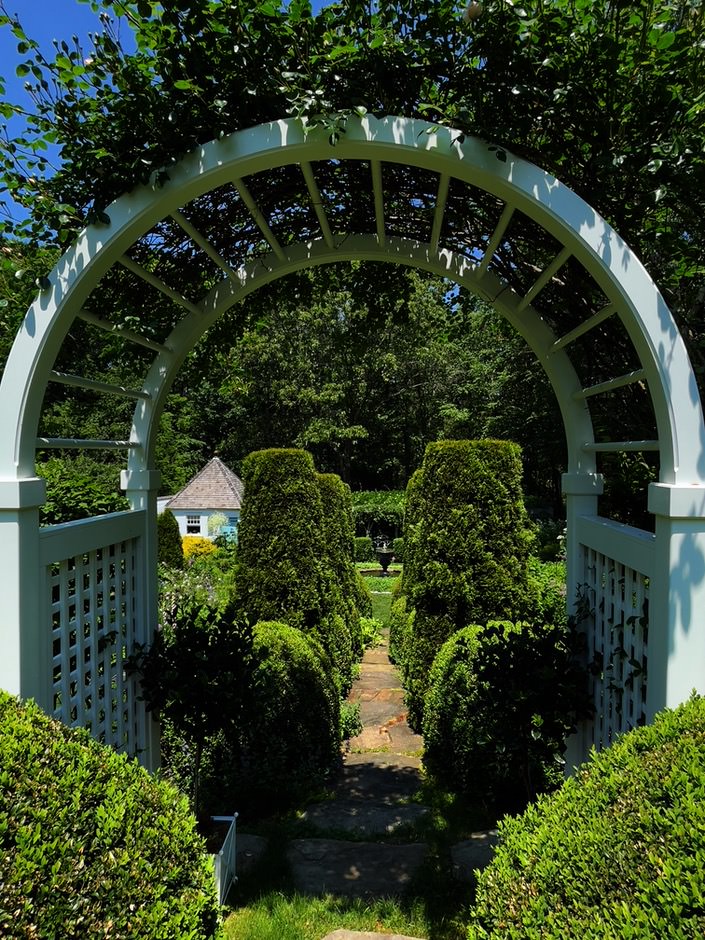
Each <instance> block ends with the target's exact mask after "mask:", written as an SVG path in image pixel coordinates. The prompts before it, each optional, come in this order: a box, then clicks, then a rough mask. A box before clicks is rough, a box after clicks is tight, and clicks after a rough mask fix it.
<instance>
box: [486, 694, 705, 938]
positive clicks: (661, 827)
mask: <svg viewBox="0 0 705 940" xmlns="http://www.w3.org/2000/svg"><path fill="white" fill-rule="evenodd" d="M499 834H500V845H499V848H498V849H497V851H496V855H495V858H494V860H493V862H492V864H491V865H490V866H489V867H488V868H487V869H486V870H485V871H484V872H483V874H482V875H481V876H480V878H479V884H478V888H477V902H476V906H475V908H474V911H473V916H472V920H471V924H470V927H469V930H468V938H469V940H506V938H524V937H526V938H529V937H541V938H545V940H573V938H574V940H584V938H586V937H589V938H590V940H614V938H624V940H628V938H637V937H639V938H641V937H654V938H656V937H658V938H662V937H674V938H693V940H696V938H701V937H703V936H705V700H703V699H702V698H693V699H691V700H690V701H689V702H687V703H686V704H684V705H681V706H680V707H679V708H677V709H675V710H673V711H665V712H662V713H660V714H659V715H657V716H656V718H655V720H654V723H653V725H650V726H647V727H644V728H638V729H636V730H634V731H630V732H629V733H628V734H625V735H623V736H622V737H620V738H619V739H618V740H617V741H616V743H615V744H613V745H612V746H611V747H609V748H607V749H606V750H603V751H601V752H600V753H593V755H592V757H591V758H590V760H589V762H588V763H587V764H585V765H583V766H582V767H581V768H580V769H579V770H578V771H577V772H576V774H575V776H573V777H571V778H569V779H568V780H567V781H566V782H565V784H564V785H563V787H562V788H561V789H560V790H559V791H558V792H556V793H554V794H551V796H548V797H542V798H541V799H540V800H539V801H538V802H537V803H535V804H533V805H531V806H529V808H528V809H527V810H526V811H525V812H524V814H523V815H522V816H520V817H518V818H507V819H505V820H504V821H503V822H502V823H501V825H500V831H499Z"/></svg>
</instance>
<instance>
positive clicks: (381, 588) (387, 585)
mask: <svg viewBox="0 0 705 940" xmlns="http://www.w3.org/2000/svg"><path fill="white" fill-rule="evenodd" d="M398 579H399V572H394V573H393V576H392V577H390V578H378V577H371V576H370V577H367V576H365V584H366V585H367V587H368V588H369V589H370V591H371V592H372V616H373V617H376V618H377V620H381V621H382V623H383V624H384V625H385V626H386V625H387V621H388V620H389V610H390V608H391V606H392V588H393V587H394V585H395V584H396V583H397V581H398Z"/></svg>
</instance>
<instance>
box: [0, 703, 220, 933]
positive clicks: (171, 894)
mask: <svg viewBox="0 0 705 940" xmlns="http://www.w3.org/2000/svg"><path fill="white" fill-rule="evenodd" d="M195 826H196V822H195V819H194V817H193V816H192V815H191V813H190V812H189V809H188V804H187V802H186V800H185V798H183V797H181V796H179V794H178V793H177V792H176V790H174V789H173V787H171V786H170V785H169V784H167V783H166V782H164V781H160V780H157V779H155V778H154V777H151V776H150V775H149V774H148V773H147V772H146V771H145V770H143V769H142V768H141V767H139V766H138V765H137V764H136V763H135V762H134V761H132V760H128V759H127V758H126V757H124V756H121V755H118V754H116V753H115V752H114V751H112V750H111V749H110V748H107V747H105V746H103V745H101V744H98V743H97V742H96V741H94V740H92V739H91V738H90V737H89V736H88V734H87V733H85V732H83V731H78V730H72V729H69V728H67V727H65V726H64V725H62V724H60V723H58V722H56V721H53V720H52V719H50V718H48V717H47V716H46V715H45V714H44V713H43V712H42V711H40V709H39V708H38V707H37V706H35V705H34V704H33V703H31V702H29V703H26V704H21V703H19V702H18V701H17V700H16V699H14V698H12V697H11V696H9V695H7V694H6V693H4V692H0V936H3V937H61V938H62V940H73V938H76V940H78V938H80V940H84V938H86V937H115V938H121V937H127V936H128V935H129V936H130V937H140V940H150V938H154V940H156V938H160V940H162V938H165V937H192V938H194V940H200V938H206V937H216V936H219V935H220V933H219V925H218V906H217V903H216V898H215V888H214V881H213V871H212V866H211V863H210V860H209V859H208V858H207V856H206V854H205V846H204V843H203V841H202V839H201V838H200V837H199V836H198V835H197V833H196V829H195Z"/></svg>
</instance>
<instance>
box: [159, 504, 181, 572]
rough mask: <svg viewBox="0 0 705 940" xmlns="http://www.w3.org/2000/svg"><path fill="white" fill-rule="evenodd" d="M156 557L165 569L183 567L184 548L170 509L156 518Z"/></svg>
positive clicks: (174, 517)
mask: <svg viewBox="0 0 705 940" xmlns="http://www.w3.org/2000/svg"><path fill="white" fill-rule="evenodd" d="M157 557H158V559H159V562H160V564H162V565H166V566H167V568H183V567H184V547H183V545H182V543H181V533H180V532H179V523H178V522H177V521H176V516H175V515H174V513H173V512H172V511H171V510H170V509H165V510H164V512H162V513H160V514H159V515H158V516H157Z"/></svg>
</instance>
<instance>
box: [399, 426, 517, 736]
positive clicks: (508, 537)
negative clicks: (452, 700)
mask: <svg viewBox="0 0 705 940" xmlns="http://www.w3.org/2000/svg"><path fill="white" fill-rule="evenodd" d="M521 475H522V467H521V459H520V450H519V447H518V446H517V445H516V444H512V443H510V442H508V441H490V440H487V441H437V442H435V443H432V444H429V445H428V447H427V448H426V453H425V455H424V460H423V464H422V466H421V468H420V472H419V474H418V476H415V477H412V480H411V481H410V490H411V492H410V493H409V494H408V499H407V502H408V506H409V510H408V511H409V525H408V530H405V540H406V551H407V558H406V563H405V570H404V581H403V587H404V592H405V594H406V595H407V599H408V605H407V609H408V610H409V612H410V611H412V610H413V611H414V620H413V626H412V628H411V629H410V630H409V631H407V639H406V643H405V650H404V652H403V672H404V680H405V686H406V690H407V701H408V705H409V720H410V721H411V723H412V726H413V727H414V728H415V729H416V730H420V727H421V721H422V715H423V699H424V696H425V694H426V689H427V687H428V673H429V669H430V668H431V664H432V662H433V660H434V658H435V656H436V653H437V652H438V650H439V649H440V647H441V646H442V645H443V643H444V642H445V641H446V640H447V639H448V637H449V636H451V635H452V634H453V633H454V632H455V631H456V630H458V629H460V628H461V627H465V626H467V625H468V624H471V623H479V624H484V623H487V621H488V620H493V619H498V620H516V619H521V617H522V615H523V614H524V613H525V611H526V610H527V608H528V607H529V606H530V604H529V597H530V588H529V583H528V576H527V558H528V553H529V546H530V542H531V535H530V523H529V520H528V516H527V514H526V510H525V508H524V502H523V495H522V490H521Z"/></svg>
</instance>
